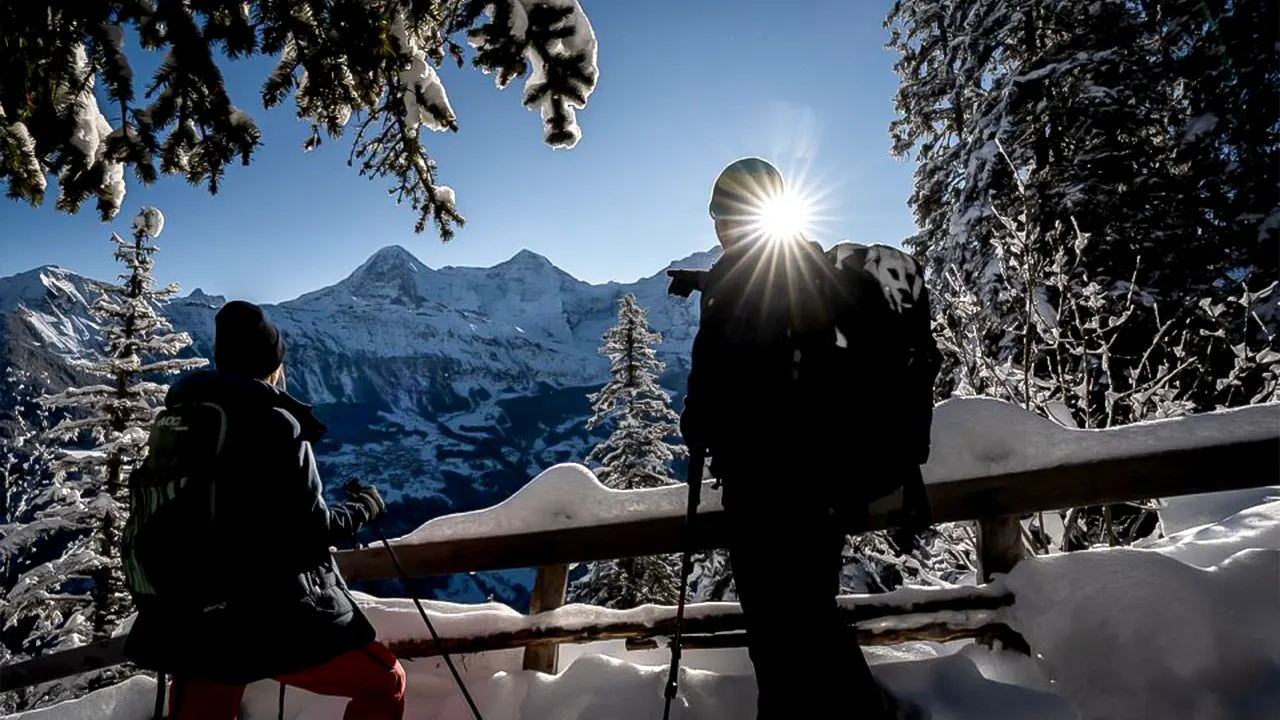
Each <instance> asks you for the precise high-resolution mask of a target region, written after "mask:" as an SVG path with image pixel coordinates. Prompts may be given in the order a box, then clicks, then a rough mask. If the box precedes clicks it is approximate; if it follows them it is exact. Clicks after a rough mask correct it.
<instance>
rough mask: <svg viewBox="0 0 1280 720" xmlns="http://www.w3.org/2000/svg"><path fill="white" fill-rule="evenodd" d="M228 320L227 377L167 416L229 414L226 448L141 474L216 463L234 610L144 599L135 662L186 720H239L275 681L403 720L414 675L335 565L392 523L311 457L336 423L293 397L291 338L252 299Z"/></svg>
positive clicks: (177, 392)
mask: <svg viewBox="0 0 1280 720" xmlns="http://www.w3.org/2000/svg"><path fill="white" fill-rule="evenodd" d="M215 322H216V340H215V350H214V362H215V367H216V370H212V371H200V372H197V373H195V374H191V375H188V376H185V377H183V378H182V379H180V380H179V381H178V382H177V383H176V384H174V386H173V387H172V388H171V389H170V391H169V393H168V396H167V397H166V399H165V407H166V410H168V411H172V410H175V409H177V408H181V407H184V406H191V405H197V404H205V405H211V406H216V407H217V408H219V409H220V416H221V417H223V418H224V422H223V423H222V427H221V429H219V430H217V433H218V434H219V435H220V438H221V442H220V443H219V444H220V445H221V450H220V452H218V453H217V455H216V457H215V458H213V459H211V460H206V461H203V463H202V461H201V460H199V459H193V458H186V459H184V458H166V457H164V455H165V454H166V449H165V447H164V446H163V445H162V446H159V447H156V446H154V445H153V449H152V456H153V457H152V458H149V460H148V463H147V464H145V465H144V466H143V467H142V469H141V470H142V471H144V472H145V471H150V472H161V471H162V469H164V468H174V467H181V466H182V465H183V463H186V464H187V465H195V466H199V465H201V464H206V465H208V467H206V468H204V470H205V471H208V472H212V473H213V475H214V483H213V487H214V488H215V492H216V500H214V501H213V502H216V512H214V511H211V514H212V515H213V517H214V518H215V521H214V523H215V524H214V525H213V528H214V530H213V534H214V535H215V536H216V538H217V542H216V544H217V548H218V553H219V555H220V556H221V557H226V558H229V559H228V560H227V562H228V565H229V566H228V568H226V572H229V573H234V575H233V576H230V577H223V578H219V579H218V582H219V583H225V584H226V585H225V586H224V587H222V588H220V589H221V590H222V594H221V595H220V596H219V597H221V598H222V601H221V602H218V603H216V604H214V605H211V606H209V607H204V608H200V609H199V610H191V609H176V608H175V607H174V605H173V604H172V603H162V602H160V601H158V600H150V599H149V598H146V597H142V598H138V599H137V600H136V603H137V605H138V608H137V609H138V615H137V618H136V619H135V621H134V625H133V628H132V630H131V632H130V634H129V638H128V642H127V645H126V649H125V653H126V655H127V656H128V657H129V658H130V659H131V660H133V661H134V662H136V663H137V664H139V665H140V666H142V667H147V668H154V669H161V670H165V671H168V672H170V673H172V674H173V678H174V680H173V686H172V694H171V698H170V717H171V718H173V720H234V719H235V718H236V717H237V715H238V713H239V706H240V701H241V697H242V695H243V693H244V689H245V685H247V684H249V683H252V682H255V681H258V680H264V679H275V680H277V681H279V682H280V683H281V684H282V685H287V686H294V687H299V688H302V689H305V690H308V691H310V692H314V693H317V694H321V695H333V696H343V697H348V698H350V699H351V700H350V702H349V703H348V705H347V710H346V715H345V718H347V720H357V719H359V720H399V718H401V717H402V716H403V713H404V693H405V676H404V670H403V668H402V667H401V666H400V663H399V661H398V660H397V659H396V658H395V656H394V655H392V653H391V652H390V651H389V650H388V649H387V648H386V647H385V646H383V645H381V644H380V643H378V642H376V641H375V637H376V632H375V630H374V628H373V625H372V624H371V623H370V622H369V620H368V619H367V618H366V617H365V615H364V614H363V613H362V612H361V611H360V609H359V608H358V607H357V606H356V604H355V601H354V600H353V599H352V596H351V593H350V591H349V590H348V589H347V585H346V583H345V581H344V580H343V578H342V576H341V574H340V573H339V571H338V568H337V566H336V565H335V563H334V561H333V558H332V556H331V555H330V547H331V546H334V545H337V544H338V543H340V542H345V541H348V540H350V539H351V538H352V537H353V536H354V534H355V532H356V531H357V530H358V529H359V527H360V526H361V525H363V524H365V523H369V522H372V521H375V520H377V519H378V518H379V517H380V516H381V515H382V513H383V511H384V509H385V507H384V504H383V501H382V498H381V497H379V495H378V492H377V490H375V489H373V488H367V489H363V490H362V491H361V493H360V494H358V495H356V496H354V497H353V499H352V501H350V502H347V503H342V504H335V505H329V504H327V503H326V502H325V500H324V496H323V488H322V486H321V482H320V476H319V473H318V472H317V470H316V461H315V456H314V454H313V450H312V447H313V446H314V444H315V443H316V442H317V441H319V440H320V438H321V437H322V436H323V434H324V432H325V426H324V425H323V424H321V423H320V421H319V420H317V419H316V417H315V415H313V414H312V411H311V408H310V407H309V406H308V405H305V404H303V403H302V402H300V401H298V400H296V399H295V398H293V397H292V396H290V395H289V394H288V393H287V392H286V390H285V381H284V355H285V344H284V340H283V338H282V337H281V335H280V332H279V330H278V329H277V328H276V327H275V326H274V325H273V324H272V323H271V321H270V319H269V318H268V317H267V315H266V313H265V312H264V311H263V310H262V309H261V308H259V307H257V306H255V305H252V304H250V303H246V302H240V301H234V302H230V303H227V304H226V305H225V306H224V307H223V308H222V309H221V310H220V311H219V312H218V314H217V317H216V321H215ZM211 432H212V431H211ZM210 468H211V469H210ZM182 472H184V473H187V472H193V470H192V468H190V467H188V468H187V469H185V470H183V471H182ZM192 542H193V543H196V542H200V539H193V540H192ZM193 547H195V546H194V545H193Z"/></svg>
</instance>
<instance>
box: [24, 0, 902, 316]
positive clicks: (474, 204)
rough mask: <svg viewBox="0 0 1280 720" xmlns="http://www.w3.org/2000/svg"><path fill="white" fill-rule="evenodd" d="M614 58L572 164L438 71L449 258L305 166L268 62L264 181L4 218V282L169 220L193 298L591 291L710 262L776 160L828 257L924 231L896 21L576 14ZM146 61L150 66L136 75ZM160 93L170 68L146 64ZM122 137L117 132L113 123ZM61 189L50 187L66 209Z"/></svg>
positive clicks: (753, 14) (100, 258)
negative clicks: (756, 175)
mask: <svg viewBox="0 0 1280 720" xmlns="http://www.w3.org/2000/svg"><path fill="white" fill-rule="evenodd" d="M582 3H583V7H584V8H585V9H586V11H587V14H588V16H589V17H590V18H591V21H592V24H593V26H594V28H595V31H596V35H597V38H598V40H599V62H600V82H599V86H598V87H597V89H596V91H595V93H594V94H593V95H592V97H591V100H590V103H589V105H588V106H587V108H586V109H585V110H583V111H582V112H580V113H579V115H578V119H579V123H580V125H581V126H582V129H583V138H582V141H581V142H580V143H579V144H578V146H577V147H576V148H574V149H573V150H569V151H565V150H552V149H551V148H549V147H547V146H546V145H544V144H543V143H542V134H541V132H542V130H541V123H540V120H539V117H538V115H537V114H536V113H534V112H530V111H527V110H525V109H524V108H523V107H522V106H521V105H520V89H521V87H522V86H523V81H522V80H520V81H517V82H515V83H513V84H512V85H511V86H510V87H508V88H507V89H506V90H503V91H498V90H497V89H496V88H495V87H494V85H493V80H492V78H491V77H488V76H485V75H483V74H481V73H480V72H479V71H476V70H474V69H471V68H466V69H464V70H458V69H457V68H456V66H448V67H446V68H445V69H444V70H443V71H442V75H443V77H444V80H445V84H446V87H447V89H448V92H449V96H450V100H451V102H452V105H453V107H454V110H455V111H456V112H457V114H458V117H459V123H460V125H461V130H460V131H459V132H458V133H456V134H443V133H424V136H423V140H424V142H425V144H426V146H427V148H428V150H429V152H430V153H431V154H432V155H433V156H434V157H435V159H436V160H437V161H438V163H439V165H440V173H441V175H440V179H441V182H443V183H445V184H448V185H450V186H452V187H453V188H454V189H455V190H456V191H457V193H458V204H459V208H460V210H461V212H462V213H463V214H464V215H465V216H466V217H467V221H468V222H467V225H466V227H465V228H463V229H462V230H461V231H459V233H458V234H457V236H456V238H455V239H454V240H453V241H451V242H450V243H448V244H444V243H441V242H440V240H439V239H438V237H437V236H436V235H434V234H432V231H431V229H430V228H428V230H427V231H425V232H423V233H422V234H415V233H414V232H413V221H414V215H413V213H412V211H411V210H410V209H409V208H408V206H399V207H397V206H396V205H395V203H394V201H393V200H392V199H391V198H390V197H389V196H388V195H387V194H386V187H387V185H386V183H385V182H382V181H377V180H372V181H371V180H369V179H367V178H361V177H359V176H358V175H357V174H356V172H355V170H354V169H352V168H348V167H347V166H346V164H345V159H346V152H347V148H348V142H347V141H346V140H337V141H334V140H327V139H326V142H325V144H324V146H322V147H321V149H319V150H317V151H315V152H312V153H303V152H302V150H301V142H302V140H303V139H304V137H305V136H306V134H307V126H305V125H303V124H302V123H299V122H298V121H297V120H296V119H295V117H294V115H293V109H292V107H281V108H278V109H276V110H273V111H271V112H267V111H264V110H262V108H261V105H260V104H259V103H260V101H259V99H258V98H259V94H258V89H259V87H260V86H261V82H262V80H263V78H264V77H265V73H266V70H267V68H269V67H270V64H271V63H270V61H269V60H261V59H260V60H256V61H250V62H243V61H242V62H237V63H235V64H233V65H231V66H230V68H229V69H228V71H227V75H228V86H229V89H230V91H231V96H232V100H233V102H236V103H237V104H238V105H239V106H241V107H242V108H245V109H246V110H247V111H249V112H250V114H251V115H252V116H253V117H254V118H255V120H256V121H257V122H258V124H259V126H260V127H261V128H262V130H263V135H264V138H263V140H264V146H263V147H261V148H259V150H258V153H257V155H256V157H255V161H254V164H253V165H251V166H249V167H247V168H246V167H240V166H239V165H236V166H233V167H231V168H229V169H228V172H227V175H226V178H225V182H224V188H223V189H222V190H221V192H219V194H218V195H217V196H209V195H208V193H207V192H206V191H205V190H202V189H199V188H194V187H190V186H188V185H187V184H186V183H185V182H184V181H182V180H181V179H176V178H164V179H162V180H160V181H159V182H158V183H156V184H155V185H153V186H151V187H142V186H140V185H139V184H137V183H136V182H135V181H133V178H132V176H129V178H128V179H129V192H128V196H127V198H126V200H125V207H124V210H123V211H122V212H121V214H120V215H119V216H118V217H117V218H116V220H115V221H113V222H112V223H110V224H106V225H104V224H103V223H101V222H100V221H99V220H98V218H97V216H96V213H95V212H94V209H93V207H92V204H91V203H90V204H88V205H87V206H86V208H85V210H84V211H82V213H81V214H80V215H79V216H76V217H72V216H67V215H65V214H62V213H58V212H56V211H55V210H54V207H53V206H54V198H53V195H52V193H51V194H50V195H49V196H47V197H46V201H45V203H44V206H42V207H41V208H38V209H33V208H31V207H30V206H28V205H25V204H20V203H17V202H14V201H10V200H0V276H5V275H10V274H13V273H16V272H21V271H23V270H27V269H30V268H32V267H35V266H38V265H44V264H55V265H61V266H63V267H68V268H71V269H73V270H76V271H78V272H81V273H84V274H87V275H92V276H96V277H107V276H109V275H111V274H114V273H115V272H116V271H117V266H116V265H115V264H114V262H113V261H112V258H111V245H110V243H109V242H108V240H107V238H108V237H109V233H110V231H111V230H116V231H118V232H120V233H121V234H125V233H126V232H127V230H128V226H129V219H130V218H131V217H132V216H133V215H134V214H135V213H136V212H137V211H138V208H139V207H141V206H142V205H155V206H157V207H159V208H160V209H161V210H162V211H163V212H164V213H165V216H166V218H167V225H166V228H165V231H164V234H163V236H162V237H161V238H160V243H159V244H160V246H161V248H162V252H161V253H160V255H159V256H158V257H157V271H158V272H157V274H158V276H159V277H160V279H161V280H162V281H166V282H167V281H173V280H176V281H178V282H180V283H181V284H182V286H183V289H184V291H189V290H192V289H195V288H197V287H199V288H202V289H204V290H205V291H206V292H210V293H216V294H225V295H228V296H232V297H242V298H246V299H250V300H254V301H258V302H278V301H281V300H285V299H288V298H292V297H296V296H297V295H299V294H301V293H303V292H306V291H309V290H313V289H316V288H318V287H321V286H324V285H328V284H331V283H333V282H336V281H338V280H340V279H341V278H343V277H345V276H346V275H347V274H349V273H350V272H351V270H353V269H354V268H355V267H356V266H357V265H359V264H360V263H361V262H362V261H363V260H364V259H366V258H367V257H368V256H369V255H370V254H372V253H373V252H374V251H376V250H377V249H378V248H380V247H383V246H385V245H391V244H400V245H403V246H405V247H406V248H408V249H409V250H410V251H412V252H413V253H414V254H415V255H417V256H418V257H419V258H421V259H422V260H423V261H424V262H425V263H426V264H427V265H429V266H432V267H440V266H443V265H480V266H487V265H492V264H494V263H497V262H501V261H502V260H505V259H506V258H508V257H510V256H511V255H513V254H515V253H516V252H517V251H518V250H520V249H521V248H528V249H530V250H533V251H535V252H538V253H540V254H542V255H545V256H547V257H548V258H550V259H551V260H552V261H553V262H554V263H555V264H556V265H558V266H560V267H561V268H563V269H564V270H566V271H567V272H569V273H570V274H572V275H574V276H576V277H579V278H582V279H584V280H587V281H591V282H604V281H608V280H620V281H624V282H627V281H632V280H635V279H637V278H639V277H643V276H647V275H651V274H653V273H655V272H657V271H659V270H660V269H661V268H663V267H665V266H666V265H667V264H668V263H670V262H671V261H672V260H675V259H677V258H681V257H684V256H686V255H688V254H690V253H693V252H696V251H699V250H705V249H707V248H709V247H711V246H712V245H714V243H715V238H714V235H713V233H712V228H711V222H710V220H709V218H708V217H707V214H706V206H707V198H708V194H709V192H710V186H711V183H712V182H713V181H714V178H715V175H716V173H717V172H718V171H719V170H720V168H721V167H723V166H724V165H725V164H727V163H728V162H730V161H732V160H733V159H735V158H737V157H740V156H743V155H761V156H764V157H768V158H770V159H772V160H774V161H775V162H776V163H777V164H778V165H779V166H780V167H781V168H782V169H783V170H784V171H785V172H787V173H788V174H790V175H791V176H793V177H802V178H803V180H804V183H805V184H806V186H807V187H808V188H809V189H810V190H811V191H817V192H821V193H822V195H823V201H822V207H821V210H822V215H823V216H824V218H825V219H824V221H823V223H822V225H821V227H820V228H819V231H818V232H816V233H815V235H816V237H817V239H819V240H821V241H822V242H823V243H824V244H829V243H831V242H834V241H837V240H840V239H845V238H847V239H852V240H860V241H867V242H884V243H889V244H893V245H897V244H899V243H900V242H901V241H902V239H903V238H904V237H906V236H907V235H909V234H910V233H911V232H912V231H913V229H914V223H913V221H912V217H911V214H910V211H909V209H908V207H907V205H906V200H907V196H908V194H909V193H910V189H911V172H912V167H913V166H912V164H911V163H909V162H905V161H896V160H894V159H893V158H892V157H890V155H889V136H888V124H889V121H890V120H891V119H892V117H893V98H892V95H893V91H894V89H895V87H896V78H895V76H894V75H893V72H892V70H891V65H892V62H893V59H894V56H893V54H892V53H891V52H890V51H888V50H886V49H885V48H884V44H885V42H886V40H887V32H886V31H885V30H884V29H883V27H882V22H883V19H884V15H885V13H886V12H887V10H888V6H889V3H888V2H870V1H864V2H848V1H847V0H795V1H794V2H789V3H779V2H775V1H773V0H754V1H735V0H649V1H646V2H618V1H617V0H582ZM137 54H139V53H135V55H137ZM141 55H142V57H138V58H137V60H136V61H135V66H136V68H137V70H138V71H139V73H140V74H146V73H149V71H150V68H152V67H153V66H154V64H155V63H156V62H158V59H159V58H158V57H148V56H149V55H154V54H149V53H141ZM111 119H112V121H113V123H114V122H115V118H114V117H112V118H111ZM53 187H54V186H53V185H52V184H51V185H50V188H51V190H52V189H53Z"/></svg>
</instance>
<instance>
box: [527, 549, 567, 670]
mask: <svg viewBox="0 0 1280 720" xmlns="http://www.w3.org/2000/svg"><path fill="white" fill-rule="evenodd" d="M568 589H569V566H568V565H543V566H542V567H540V568H538V576H537V578H536V579H535V580H534V581H533V594H532V596H531V597H530V598H529V614H530V615H536V614H538V613H540V612H546V611H548V610H555V609H556V608H558V607H560V606H562V605H564V597H565V592H566V591H567V590H568ZM559 664H560V646H559V645H555V644H547V645H530V646H529V647H527V648H525V650H524V669H525V670H536V671H538V672H541V673H547V674H550V675H554V674H556V672H557V671H558V669H559Z"/></svg>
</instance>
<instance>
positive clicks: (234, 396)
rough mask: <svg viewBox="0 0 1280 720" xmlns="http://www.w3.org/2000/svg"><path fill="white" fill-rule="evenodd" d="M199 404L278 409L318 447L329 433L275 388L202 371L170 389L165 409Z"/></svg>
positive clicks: (306, 409) (305, 407)
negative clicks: (319, 442)
mask: <svg viewBox="0 0 1280 720" xmlns="http://www.w3.org/2000/svg"><path fill="white" fill-rule="evenodd" d="M196 402H209V403H215V404H219V405H224V406H241V407H244V406H265V407H269V408H279V409H281V410H284V411H285V412H287V413H289V414H290V415H292V416H293V418H294V419H295V420H297V421H298V425H299V426H301V428H302V439H303V440H306V441H308V442H310V443H311V444H313V445H314V444H315V443H316V442H318V441H319V440H320V438H322V437H324V434H325V431H326V430H328V428H327V427H325V425H324V423H322V422H320V420H319V419H318V418H317V417H316V416H315V412H314V411H313V409H312V406H311V405H308V404H307V403H304V402H302V401H301V400H299V399H297V398H295V397H293V396H292V395H290V394H289V393H287V392H284V391H282V390H280V389H279V388H277V387H275V386H274V385H269V384H267V383H266V382H263V381H262V380H256V379H254V378H249V377H245V376H243V375H234V374H231V373H223V372H218V371H217V370H201V371H198V372H195V373H192V374H190V375H185V376H183V377H182V378H181V379H179V380H178V381H177V382H176V383H174V384H173V386H172V387H170V388H169V392H168V394H167V395H166V396H165V399H164V404H165V407H168V408H172V407H175V406H177V405H183V404H187V403H196Z"/></svg>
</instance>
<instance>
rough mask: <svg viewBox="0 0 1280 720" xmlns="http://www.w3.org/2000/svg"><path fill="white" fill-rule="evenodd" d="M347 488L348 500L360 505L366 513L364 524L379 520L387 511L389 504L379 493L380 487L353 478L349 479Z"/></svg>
mask: <svg viewBox="0 0 1280 720" xmlns="http://www.w3.org/2000/svg"><path fill="white" fill-rule="evenodd" d="M345 489H346V491H347V501H348V502H350V503H352V504H354V505H356V506H358V507H359V508H360V510H361V512H363V513H364V516H365V517H364V524H368V523H372V522H377V521H378V520H379V519H381V518H382V516H383V514H385V513H386V512H387V504H386V502H384V501H383V499H382V495H380V494H379V493H378V488H376V487H374V486H372V485H365V484H364V483H362V482H360V481H359V480H357V479H356V478H351V479H350V480H348V481H347V484H346V486H345Z"/></svg>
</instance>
